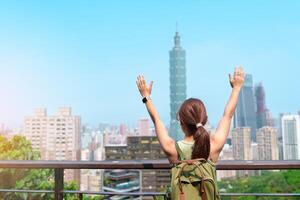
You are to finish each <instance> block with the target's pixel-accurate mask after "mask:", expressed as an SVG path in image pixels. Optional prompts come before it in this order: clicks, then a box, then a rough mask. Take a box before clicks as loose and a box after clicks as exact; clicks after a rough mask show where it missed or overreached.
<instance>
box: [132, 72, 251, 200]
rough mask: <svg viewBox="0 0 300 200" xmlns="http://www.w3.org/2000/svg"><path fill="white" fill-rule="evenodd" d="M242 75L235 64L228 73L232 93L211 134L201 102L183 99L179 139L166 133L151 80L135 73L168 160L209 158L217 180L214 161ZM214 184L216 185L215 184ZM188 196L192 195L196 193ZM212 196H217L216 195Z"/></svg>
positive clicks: (229, 121)
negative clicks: (154, 103)
mask: <svg viewBox="0 0 300 200" xmlns="http://www.w3.org/2000/svg"><path fill="white" fill-rule="evenodd" d="M244 77H245V75H244V70H243V68H241V67H238V68H236V69H235V72H234V74H233V75H231V74H229V82H230V85H231V87H232V91H231V95H230V98H229V101H228V103H227V105H226V107H225V110H224V114H223V116H222V118H221V120H220V122H219V125H218V127H217V129H216V132H215V134H213V135H210V134H209V133H208V132H207V130H206V129H205V127H204V126H205V124H206V122H207V114H206V109H205V106H204V104H203V102H202V101H201V100H199V99H195V98H190V99H187V100H186V101H184V102H183V103H182V105H181V107H180V108H179V110H178V112H177V119H178V120H179V122H180V125H181V129H182V131H183V132H184V139H183V140H181V141H174V140H173V139H172V138H171V137H170V136H169V134H168V132H167V130H166V128H165V126H164V124H163V123H162V121H161V120H160V118H159V115H158V112H157V111H156V109H155V107H154V105H153V103H152V101H151V98H150V95H151V91H152V85H153V81H151V82H150V84H149V86H148V85H147V84H146V81H145V79H144V77H143V76H138V77H137V86H138V89H139V91H140V93H141V96H142V98H143V102H144V103H145V105H146V107H147V110H148V112H149V115H150V117H151V119H152V121H153V123H154V126H155V131H156V135H157V137H158V140H159V143H160V145H161V146H162V149H163V151H164V152H165V153H166V155H167V157H168V159H169V161H170V162H171V163H178V161H179V160H189V159H199V158H203V159H205V160H208V162H207V163H206V165H208V168H209V169H208V170H209V171H211V174H210V175H211V176H212V177H213V179H214V181H216V180H215V179H216V176H215V167H214V163H216V162H217V161H218V158H219V154H220V152H221V151H222V148H223V146H224V144H225V143H226V139H227V136H228V133H229V130H230V125H231V119H232V117H233V114H234V112H235V109H236V105H237V102H238V97H239V93H240V90H241V88H242V86H243V83H244ZM206 167H207V166H206ZM172 180H173V177H172ZM171 185H173V186H174V185H175V184H174V183H172V184H171ZM214 187H215V188H216V186H214ZM173 193H174V192H172V199H184V197H182V198H178V197H176V194H173ZM181 193H182V190H181ZM205 193H206V192H203V194H204V196H205ZM174 195H175V196H174ZM191 198H193V199H194V198H195V197H191ZM201 198H202V199H207V198H206V197H202V195H201ZM187 199H189V198H187ZM209 199H213V198H209ZM214 199H219V197H218V198H214Z"/></svg>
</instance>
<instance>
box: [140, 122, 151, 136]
mask: <svg viewBox="0 0 300 200" xmlns="http://www.w3.org/2000/svg"><path fill="white" fill-rule="evenodd" d="M138 132H139V135H140V136H145V135H150V134H151V132H150V121H149V119H148V118H143V119H140V120H139V121H138Z"/></svg>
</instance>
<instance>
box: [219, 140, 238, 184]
mask: <svg viewBox="0 0 300 200" xmlns="http://www.w3.org/2000/svg"><path fill="white" fill-rule="evenodd" d="M220 160H234V159H233V151H232V146H231V145H229V144H225V146H224V148H223V150H222V152H221V154H220ZM235 176H236V171H235V170H217V178H218V181H221V180H224V179H235Z"/></svg>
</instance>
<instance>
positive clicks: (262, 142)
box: [256, 126, 279, 160]
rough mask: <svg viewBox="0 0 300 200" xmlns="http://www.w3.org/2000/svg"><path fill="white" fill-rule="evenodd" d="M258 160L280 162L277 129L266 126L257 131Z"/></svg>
mask: <svg viewBox="0 0 300 200" xmlns="http://www.w3.org/2000/svg"><path fill="white" fill-rule="evenodd" d="M256 139H257V144H258V159H259V160H278V159H279V151H278V143H277V128H274V127H270V126H264V127H262V128H260V129H258V130H257V137H256Z"/></svg>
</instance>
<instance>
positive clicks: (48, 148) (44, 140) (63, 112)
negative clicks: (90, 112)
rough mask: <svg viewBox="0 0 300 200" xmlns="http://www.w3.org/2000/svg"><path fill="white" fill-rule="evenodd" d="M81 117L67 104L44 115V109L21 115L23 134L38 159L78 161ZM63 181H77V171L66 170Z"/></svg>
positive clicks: (45, 112) (45, 111)
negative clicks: (30, 114)
mask: <svg viewBox="0 0 300 200" xmlns="http://www.w3.org/2000/svg"><path fill="white" fill-rule="evenodd" d="M80 129H81V119H80V117H79V116H74V115H72V109H71V108H69V107H62V108H59V110H58V114H57V115H54V116H48V115H47V110H46V109H45V108H38V109H36V110H35V115H33V116H28V117H25V119H24V135H25V137H26V138H27V139H28V140H29V141H30V142H31V144H32V147H33V148H34V149H36V150H39V151H40V153H41V158H42V160H80V148H81V145H80ZM65 177H66V180H79V179H80V177H79V170H66V173H65Z"/></svg>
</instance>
